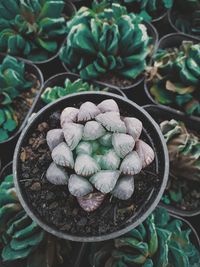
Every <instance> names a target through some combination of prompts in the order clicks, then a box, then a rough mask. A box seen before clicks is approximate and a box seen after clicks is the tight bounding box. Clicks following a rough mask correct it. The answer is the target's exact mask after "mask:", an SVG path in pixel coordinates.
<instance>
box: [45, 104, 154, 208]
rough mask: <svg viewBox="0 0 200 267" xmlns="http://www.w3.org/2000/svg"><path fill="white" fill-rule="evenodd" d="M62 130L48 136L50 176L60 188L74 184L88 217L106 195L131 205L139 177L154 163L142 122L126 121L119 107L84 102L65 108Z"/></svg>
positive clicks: (53, 182) (134, 119)
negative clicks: (144, 169)
mask: <svg viewBox="0 0 200 267" xmlns="http://www.w3.org/2000/svg"><path fill="white" fill-rule="evenodd" d="M60 124H61V127H62V128H60V129H51V130H49V131H48V133H47V136H46V140H47V144H48V146H49V148H50V150H51V156H52V160H53V162H52V163H51V164H50V166H49V168H48V169H47V172H46V178H47V180H48V181H49V182H50V183H52V184H55V185H68V189H69V192H70V193H71V195H73V196H74V197H76V198H77V201H78V203H79V204H80V206H81V207H82V208H83V209H84V210H85V211H87V212H92V211H94V210H96V209H97V208H98V207H99V206H100V205H101V204H102V202H103V201H104V199H105V196H106V194H108V193H111V194H112V195H113V196H114V197H116V198H118V199H121V200H127V199H129V198H130V197H131V196H132V195H133V193H134V177H133V175H135V174H138V173H140V171H141V170H142V169H143V168H145V167H146V166H148V165H149V164H150V163H151V162H152V161H153V160H154V151H153V150H152V148H151V147H150V146H149V145H148V144H146V143H145V142H143V141H142V140H140V139H139V137H140V135H141V132H142V122H141V121H139V120H138V119H136V118H132V117H125V118H121V117H120V111H119V107H118V105H117V103H116V102H115V101H114V100H112V99H108V100H104V101H103V102H101V103H100V104H98V105H95V104H94V103H92V102H85V103H83V104H82V105H81V106H80V108H79V109H77V108H74V107H67V108H65V109H64V110H63V111H62V113H61V117H60Z"/></svg>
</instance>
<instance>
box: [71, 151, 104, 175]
mask: <svg viewBox="0 0 200 267" xmlns="http://www.w3.org/2000/svg"><path fill="white" fill-rule="evenodd" d="M74 170H75V172H76V173H77V174H78V175H81V176H91V175H93V174H95V173H97V172H98V171H100V166H99V165H98V163H97V162H96V161H95V160H94V159H93V158H92V157H91V156H89V155H87V154H85V155H84V154H80V155H78V156H77V158H76V161H75V165H74Z"/></svg>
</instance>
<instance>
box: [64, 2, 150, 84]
mask: <svg viewBox="0 0 200 267" xmlns="http://www.w3.org/2000/svg"><path fill="white" fill-rule="evenodd" d="M67 30H68V35H67V41H66V43H65V45H64V46H63V47H62V49H61V53H60V58H61V60H62V61H63V62H64V63H65V65H66V66H67V68H69V69H70V71H73V72H75V73H80V76H81V78H83V79H93V78H100V77H102V76H103V75H105V74H109V73H110V74H116V75H120V76H123V77H125V78H130V79H134V78H136V77H138V76H139V75H140V74H141V73H142V72H143V71H144V69H145V67H146V59H147V56H148V54H149V53H150V48H149V41H150V38H149V37H148V35H147V29H146V27H145V25H143V24H142V22H141V18H140V17H138V16H136V15H134V14H133V13H130V14H128V13H127V10H126V8H125V7H123V6H121V5H119V4H115V3H114V4H112V5H111V7H110V8H105V9H103V10H98V11H96V12H95V11H94V10H92V9H89V8H86V7H82V8H81V9H80V10H79V11H78V12H77V13H76V15H75V16H74V17H73V18H72V19H71V20H70V21H69V22H68V23H67Z"/></svg>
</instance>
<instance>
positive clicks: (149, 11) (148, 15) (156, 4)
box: [93, 0, 173, 21]
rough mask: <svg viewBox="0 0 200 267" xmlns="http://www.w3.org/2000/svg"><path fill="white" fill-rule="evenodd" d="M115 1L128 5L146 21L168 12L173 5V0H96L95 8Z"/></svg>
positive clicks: (94, 2)
mask: <svg viewBox="0 0 200 267" xmlns="http://www.w3.org/2000/svg"><path fill="white" fill-rule="evenodd" d="M113 2H117V3H120V4H122V5H125V6H127V7H128V8H129V9H130V10H131V11H133V12H134V13H136V14H138V15H139V16H141V17H142V18H143V19H144V20H145V21H151V20H152V19H155V18H157V17H160V16H161V15H162V14H163V12H166V11H167V10H168V9H170V8H171V7H172V5H173V0H161V1H160V0H153V1H152V0H116V1H109V0H103V1H98V0H94V1H93V8H98V7H99V6H102V5H104V6H109V5H110V4H111V3H113Z"/></svg>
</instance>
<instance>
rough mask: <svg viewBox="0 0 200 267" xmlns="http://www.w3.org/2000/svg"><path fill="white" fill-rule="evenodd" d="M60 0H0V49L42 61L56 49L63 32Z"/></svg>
mask: <svg viewBox="0 0 200 267" xmlns="http://www.w3.org/2000/svg"><path fill="white" fill-rule="evenodd" d="M63 9H64V1H62V0H58V1H51V0H30V1H29V0H2V1H1V3H0V17H1V18H0V51H1V52H5V53H9V54H11V55H15V56H21V57H24V58H27V59H29V60H32V61H42V60H46V59H48V58H49V55H52V54H55V52H56V51H57V50H58V40H59V37H63V36H64V34H65V29H66V25H65V24H66V23H65V17H64V15H63Z"/></svg>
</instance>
